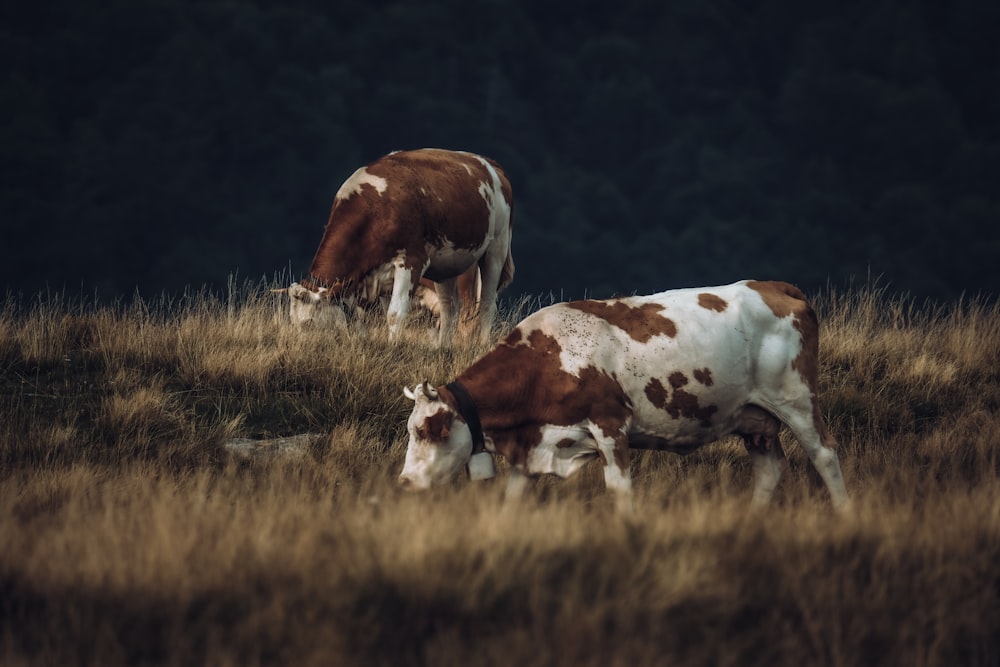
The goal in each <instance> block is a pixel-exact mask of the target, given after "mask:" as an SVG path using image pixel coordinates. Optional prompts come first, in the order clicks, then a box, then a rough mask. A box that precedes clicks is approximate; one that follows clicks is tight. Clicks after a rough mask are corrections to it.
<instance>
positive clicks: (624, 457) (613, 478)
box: [594, 429, 635, 516]
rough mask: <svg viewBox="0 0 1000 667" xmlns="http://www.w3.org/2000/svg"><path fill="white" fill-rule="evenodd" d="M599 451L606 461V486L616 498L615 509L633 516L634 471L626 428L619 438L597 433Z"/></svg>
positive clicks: (602, 460)
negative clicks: (631, 464) (632, 470)
mask: <svg viewBox="0 0 1000 667" xmlns="http://www.w3.org/2000/svg"><path fill="white" fill-rule="evenodd" d="M594 439H595V440H596V441H597V452H598V454H599V455H600V457H601V462H602V463H604V486H605V488H606V489H607V490H608V492H609V493H611V494H612V495H613V496H614V498H615V509H617V510H618V513H619V514H621V515H623V516H632V515H633V514H634V512H635V502H634V500H633V498H632V472H631V470H630V469H629V450H628V436H627V435H625V429H623V430H622V433H621V434H620V435H619V436H618V437H617V438H608V437H606V436H604V435H603V433H601V434H600V435H599V436H597V435H595V438H594Z"/></svg>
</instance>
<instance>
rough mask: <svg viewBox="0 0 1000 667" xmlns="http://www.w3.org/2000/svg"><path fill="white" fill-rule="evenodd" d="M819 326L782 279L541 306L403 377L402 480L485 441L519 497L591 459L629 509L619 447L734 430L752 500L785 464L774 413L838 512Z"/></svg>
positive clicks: (675, 443) (437, 479)
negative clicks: (501, 332) (423, 376)
mask: <svg viewBox="0 0 1000 667" xmlns="http://www.w3.org/2000/svg"><path fill="white" fill-rule="evenodd" d="M817 337H818V323H817V319H816V315H815V313H814V311H813V309H812V308H811V307H810V305H809V304H808V302H807V301H806V299H805V296H804V295H803V294H802V292H801V291H800V290H799V289H797V288H796V287H793V286H792V285H789V284H787V283H782V282H759V281H753V280H748V281H742V282H738V283H734V284H732V285H725V286H721V287H703V288H692V289H680V290H672V291H668V292H662V293H660V294H654V295H652V296H635V297H628V298H622V299H612V300H607V301H594V300H587V301H572V302H568V303H560V304H556V305H553V306H549V307H547V308H543V309H542V310H539V311H538V312H536V313H534V314H532V315H530V316H529V317H527V318H526V319H525V320H523V321H522V322H521V323H520V324H518V325H517V326H516V327H515V328H514V330H513V331H512V332H511V333H510V335H509V336H507V338H506V339H505V340H504V341H503V342H501V343H500V344H498V345H497V346H496V347H495V348H494V349H493V350H491V351H490V352H488V353H487V354H486V355H484V356H483V357H481V358H480V359H479V360H478V361H477V362H475V363H474V364H473V365H472V366H470V367H469V368H468V369H466V370H465V371H464V372H462V373H461V374H460V375H459V376H458V378H457V379H456V380H455V382H452V383H450V384H448V385H445V386H440V387H436V388H435V387H431V386H430V385H429V384H428V383H427V382H424V383H422V384H419V385H417V386H416V388H414V389H413V390H410V389H408V388H406V389H404V393H405V394H406V396H407V397H409V398H410V399H411V400H413V401H414V402H415V403H414V407H413V411H412V413H411V414H410V417H409V420H408V422H407V428H408V431H409V444H408V446H407V450H406V459H405V462H404V465H403V470H402V473H401V474H400V478H399V480H400V483H401V484H402V485H403V486H404V487H408V488H411V489H425V488H428V487H430V486H433V485H437V484H441V483H444V482H446V481H448V480H450V479H451V478H452V477H453V476H454V475H455V474H456V473H457V472H458V471H459V470H461V469H462V467H463V466H465V465H467V464H468V463H469V461H470V456H471V455H472V454H473V452H474V450H476V451H478V452H481V451H482V450H483V449H485V451H486V452H490V453H497V454H502V455H503V456H504V457H505V458H506V459H507V461H508V462H509V463H510V464H511V467H512V472H511V477H510V479H509V481H508V486H507V491H508V495H513V496H516V495H519V494H520V492H521V489H522V488H523V487H524V484H525V481H526V479H527V476H533V475H538V474H541V473H554V474H556V475H559V476H561V477H568V476H569V475H571V474H573V473H574V472H575V471H577V470H578V469H579V468H580V467H581V466H582V465H583V464H584V463H585V462H586V461H588V460H590V459H594V458H597V459H600V461H601V463H602V464H603V465H604V479H605V483H606V485H607V487H608V488H609V489H610V490H611V491H612V492H614V493H615V495H616V496H617V501H618V504H619V507H620V508H621V509H623V510H626V511H627V510H628V509H630V508H631V503H632V500H631V490H632V481H631V476H630V472H629V450H630V449H654V450H664V451H673V452H679V453H681V454H685V453H689V452H691V451H693V450H695V449H697V448H698V447H700V446H701V445H704V444H706V443H709V442H712V441H714V440H717V439H719V438H720V437H722V436H725V435H728V434H732V433H735V434H739V435H741V436H742V437H743V439H744V443H745V445H746V448H747V450H748V451H749V453H750V456H751V458H752V461H753V470H754V490H753V499H752V502H753V504H755V505H764V504H767V503H768V502H769V501H770V499H771V496H772V494H773V493H774V489H775V487H776V485H777V483H778V480H779V478H780V476H781V472H782V469H783V466H784V461H783V459H784V452H783V451H782V448H781V444H780V442H779V440H778V432H779V429H780V426H781V424H782V423H784V424H785V425H787V426H788V427H789V429H791V431H792V433H793V434H794V435H795V437H796V438H797V439H798V442H799V444H800V445H801V446H802V448H803V449H804V450H805V451H806V453H807V454H808V456H809V458H810V460H811V461H812V463H813V465H814V466H815V467H816V470H817V471H819V474H820V476H821V477H822V478H823V481H824V482H825V483H826V486H827V488H828V489H829V492H830V495H831V496H832V499H833V503H834V506H835V507H837V508H838V509H843V508H845V507H846V506H847V505H848V496H847V491H846V489H845V487H844V481H843V477H842V475H841V470H840V464H839V462H838V459H837V454H836V452H835V451H834V450H833V449H832V447H833V446H835V442H834V440H833V438H832V437H831V436H830V435H829V434H828V432H827V430H826V428H825V426H824V424H823V421H822V419H821V416H820V409H819V398H818V396H817V375H818V340H817ZM474 443H475V444H474ZM482 456H485V454H482V453H480V454H479V457H482Z"/></svg>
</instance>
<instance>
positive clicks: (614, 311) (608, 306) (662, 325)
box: [566, 300, 677, 343]
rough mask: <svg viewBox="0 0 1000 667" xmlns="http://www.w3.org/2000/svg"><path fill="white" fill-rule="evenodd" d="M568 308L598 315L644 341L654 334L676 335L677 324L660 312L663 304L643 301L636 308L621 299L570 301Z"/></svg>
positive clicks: (636, 338)
mask: <svg viewBox="0 0 1000 667" xmlns="http://www.w3.org/2000/svg"><path fill="white" fill-rule="evenodd" d="M566 305H567V306H569V307H570V308H575V309H576V310H580V311H583V312H585V313H587V314H589V315H593V316H594V317H599V318H601V319H602V320H604V321H605V322H607V323H608V324H611V325H613V326H616V327H618V328H619V329H621V330H622V331H624V332H625V333H627V334H628V335H629V336H631V337H632V338H634V339H635V340H637V341H639V342H640V343H645V342H647V341H649V339H651V338H653V337H654V336H668V337H670V338H673V337H674V336H676V335H677V325H676V324H674V322H673V320H671V319H670V318H667V317H664V316H663V315H661V314H660V312H661V311H662V310H663V306H661V305H659V304H655V303H644V304H643V305H641V306H639V307H638V308H634V307H632V306H629V305H628V304H626V303H623V302H621V301H590V300H588V301H571V302H569V303H567V304H566Z"/></svg>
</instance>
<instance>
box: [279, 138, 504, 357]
mask: <svg viewBox="0 0 1000 667" xmlns="http://www.w3.org/2000/svg"><path fill="white" fill-rule="evenodd" d="M512 205H513V192H512V190H511V186H510V181H508V179H507V176H506V175H505V174H504V172H503V169H501V167H500V166H499V165H498V164H497V163H496V162H495V161H493V160H491V159H489V158H485V157H482V156H479V155H475V154H472V153H465V152H459V151H447V150H441V149H433V148H427V149H421V150H414V151H399V152H394V153H390V154H389V155H386V156H384V157H382V158H379V159H378V160H375V161H374V162H372V163H370V164H368V165H366V166H364V167H361V168H360V169H358V170H357V171H356V172H354V174H353V175H351V177H350V178H348V179H347V180H346V181H345V182H344V184H343V185H342V186H341V187H340V189H339V190H338V191H337V194H336V196H335V197H334V201H333V208H332V210H331V211H330V218H329V220H328V221H327V223H326V228H325V229H324V232H323V238H322V239H321V240H320V244H319V248H318V249H317V250H316V254H315V256H314V257H313V261H312V264H311V266H310V267H309V277H308V278H306V279H304V280H302V281H301V283H293V284H292V285H291V286H290V287H289V288H288V290H287V291H288V294H289V296H290V297H291V306H290V310H289V313H290V315H291V318H292V321H293V322H295V323H296V324H303V323H305V322H310V321H311V322H315V323H317V324H321V325H328V324H339V323H340V322H341V321H343V320H344V313H343V311H342V310H341V308H340V307H339V303H341V302H343V303H345V304H347V305H348V306H370V305H373V304H377V303H379V301H380V297H382V296H383V295H389V304H388V308H387V310H386V318H387V320H388V327H389V337H390V338H396V337H398V335H399V333H400V330H401V328H402V326H403V322H404V320H405V319H406V316H407V314H408V312H409V310H410V306H411V302H412V300H413V299H414V297H415V296H416V293H417V290H418V287H419V286H420V280H421V279H422V278H426V279H429V280H431V281H433V284H434V294H435V296H436V302H437V308H438V309H439V312H440V326H439V332H438V344H439V345H447V344H449V343H450V342H451V340H452V338H453V335H454V332H455V330H456V327H457V323H458V319H459V302H460V297H459V288H458V279H459V276H461V275H462V274H464V273H466V272H468V271H470V270H471V269H473V268H474V267H478V273H479V276H480V281H479V284H480V287H479V308H478V329H479V336H480V338H481V339H482V340H488V339H489V337H490V335H491V331H492V327H493V321H494V319H495V318H496V311H497V293H498V292H499V291H500V290H502V289H503V288H504V287H506V286H507V285H508V284H510V282H511V280H513V277H514V261H513V258H512V257H511V208H512Z"/></svg>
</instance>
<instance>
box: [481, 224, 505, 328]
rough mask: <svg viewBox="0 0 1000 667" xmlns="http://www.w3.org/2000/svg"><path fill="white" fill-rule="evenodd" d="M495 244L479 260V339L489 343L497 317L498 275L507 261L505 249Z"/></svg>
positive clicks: (499, 244)
mask: <svg viewBox="0 0 1000 667" xmlns="http://www.w3.org/2000/svg"><path fill="white" fill-rule="evenodd" d="M501 246H503V244H501V243H498V242H495V243H493V244H491V245H490V247H489V250H487V252H486V254H485V255H483V257H482V259H480V260H479V275H480V292H479V339H480V341H482V342H484V343H486V342H489V340H490V336H491V335H492V334H493V321H494V320H495V319H496V315H497V292H498V289H499V285H500V274H501V273H502V272H503V265H504V262H505V261H506V259H507V247H506V246H503V247H501Z"/></svg>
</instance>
